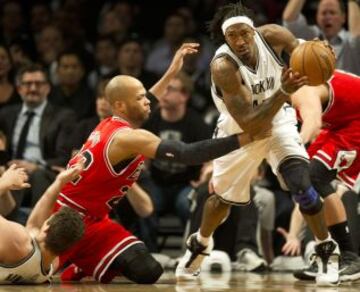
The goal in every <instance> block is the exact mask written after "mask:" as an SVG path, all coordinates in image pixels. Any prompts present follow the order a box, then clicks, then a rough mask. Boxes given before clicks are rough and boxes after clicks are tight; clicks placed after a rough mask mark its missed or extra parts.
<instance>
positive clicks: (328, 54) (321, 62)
mask: <svg viewBox="0 0 360 292" xmlns="http://www.w3.org/2000/svg"><path fill="white" fill-rule="evenodd" d="M335 62H336V60H335V56H334V54H333V52H332V51H331V49H330V48H329V47H328V46H326V45H325V44H324V43H323V42H321V41H307V42H304V43H302V44H301V45H299V46H297V47H296V49H295V50H294V51H293V52H292V54H291V57H290V67H291V68H292V69H293V70H294V72H299V73H300V75H302V76H303V75H306V76H307V77H308V78H309V85H312V86H316V85H319V84H323V83H325V82H326V81H327V80H329V78H330V77H331V75H332V74H333V73H334V70H335Z"/></svg>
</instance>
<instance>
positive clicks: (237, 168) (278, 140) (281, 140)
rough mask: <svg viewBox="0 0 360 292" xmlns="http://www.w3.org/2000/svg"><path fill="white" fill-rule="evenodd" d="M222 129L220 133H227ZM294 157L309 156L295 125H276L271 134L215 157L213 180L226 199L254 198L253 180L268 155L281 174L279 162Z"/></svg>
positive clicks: (242, 200) (246, 200)
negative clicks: (252, 191)
mask: <svg viewBox="0 0 360 292" xmlns="http://www.w3.org/2000/svg"><path fill="white" fill-rule="evenodd" d="M222 134H223V133H222V132H221V130H220V129H219V130H218V132H217V137H223V136H224V134H223V136H222ZM291 157H300V158H303V159H306V160H307V159H308V154H307V152H306V150H305V147H304V145H303V144H302V142H301V138H300V136H299V133H298V131H297V128H296V126H295V125H292V124H289V125H282V126H280V127H277V128H275V129H272V135H271V136H270V137H269V138H266V139H263V140H259V141H255V142H252V143H250V144H248V145H246V146H244V147H242V148H240V149H239V150H235V151H232V152H230V153H229V154H227V155H225V156H222V157H220V158H218V159H215V160H214V162H213V164H214V171H213V177H212V183H213V185H214V190H215V193H216V194H217V195H218V196H219V197H220V198H221V200H223V201H224V202H226V203H229V204H235V205H242V204H248V203H249V201H250V183H251V180H252V179H253V178H254V176H255V175H256V174H257V172H258V167H259V165H260V164H261V162H262V161H263V160H264V159H266V160H267V162H268V163H269V164H270V166H271V168H272V170H273V172H274V173H275V174H276V175H278V166H279V164H281V162H282V161H284V160H286V159H289V158H291Z"/></svg>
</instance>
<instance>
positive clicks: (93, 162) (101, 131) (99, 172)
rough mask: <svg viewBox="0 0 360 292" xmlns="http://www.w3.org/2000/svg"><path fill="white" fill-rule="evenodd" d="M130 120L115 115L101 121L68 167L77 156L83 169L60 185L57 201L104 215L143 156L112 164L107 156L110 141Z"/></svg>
mask: <svg viewBox="0 0 360 292" xmlns="http://www.w3.org/2000/svg"><path fill="white" fill-rule="evenodd" d="M129 127H130V126H129V124H128V123H127V122H125V121H124V120H122V119H120V118H117V117H110V118H107V119H105V120H104V121H102V122H101V123H100V124H99V125H98V126H97V127H96V128H95V129H94V131H93V132H92V133H91V134H90V136H89V138H88V139H87V141H86V142H85V144H84V145H83V147H82V148H81V150H80V152H79V153H78V154H77V155H76V156H74V157H73V158H72V159H71V160H70V162H69V164H68V167H71V165H73V164H75V163H76V162H77V161H79V159H83V160H84V161H85V168H84V171H83V172H82V173H81V175H80V176H79V178H78V179H77V180H76V181H73V182H70V183H68V184H66V185H65V186H64V188H63V189H62V191H61V193H60V195H59V198H58V203H59V204H61V205H62V204H65V205H68V206H70V207H72V208H75V209H77V210H78V211H79V212H80V213H83V214H86V215H90V216H94V217H103V216H104V215H106V214H107V213H108V212H109V210H110V209H111V207H112V204H113V203H116V202H117V201H118V200H119V199H121V198H122V196H124V195H125V193H126V192H127V190H128V189H129V188H130V187H131V186H132V184H133V183H134V182H135V181H136V180H137V178H138V177H139V175H140V172H141V169H142V166H143V161H144V157H143V156H142V155H138V156H136V157H134V158H133V159H131V160H129V161H122V162H121V163H120V164H119V165H117V166H115V167H113V166H112V165H111V164H110V161H109V158H108V153H107V151H108V149H109V145H110V143H111V141H112V139H113V137H114V136H115V134H119V135H121V131H122V130H124V129H127V128H129Z"/></svg>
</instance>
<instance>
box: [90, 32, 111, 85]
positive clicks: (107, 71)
mask: <svg viewBox="0 0 360 292" xmlns="http://www.w3.org/2000/svg"><path fill="white" fill-rule="evenodd" d="M114 60H116V47H115V43H114V41H113V39H112V38H111V37H99V38H98V39H97V40H96V43H95V68H94V69H93V70H92V71H91V72H90V73H89V77H88V82H89V86H90V87H91V88H96V85H97V84H98V82H99V81H100V80H101V79H102V78H104V77H105V76H109V75H111V74H114V71H115V70H116V62H114Z"/></svg>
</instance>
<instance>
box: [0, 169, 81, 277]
mask: <svg viewBox="0 0 360 292" xmlns="http://www.w3.org/2000/svg"><path fill="white" fill-rule="evenodd" d="M12 168H14V166H12ZM82 168H83V166H81V165H76V166H75V167H74V168H71V169H68V170H66V171H64V172H62V173H60V174H59V175H58V176H57V178H56V180H55V182H54V183H53V184H52V185H51V186H50V187H49V188H48V189H47V190H46V192H45V193H44V195H43V197H42V198H41V199H40V200H39V202H38V204H36V206H35V207H34V210H33V212H32V213H31V215H30V218H29V220H28V222H27V224H26V227H24V226H22V225H20V224H18V223H15V222H11V221H8V220H6V219H5V218H4V217H2V216H0V235H1V236H0V284H41V283H44V282H48V281H50V277H51V274H52V271H53V270H54V268H55V266H56V259H57V256H58V254H60V253H61V252H63V251H64V250H66V249H67V248H69V247H70V246H72V245H73V244H74V243H75V242H76V241H77V240H79V239H80V238H81V236H82V234H83V229H84V226H83V222H82V219H81V216H80V214H79V213H78V212H76V211H74V210H72V209H70V208H67V207H64V208H62V209H61V211H60V212H58V213H56V214H54V215H52V216H51V217H50V214H51V210H52V208H53V207H54V203H55V200H56V198H57V195H58V193H59V191H60V189H61V188H62V186H63V185H64V184H66V183H67V182H69V181H71V180H73V179H75V178H76V177H78V175H79V173H80V172H81V170H82ZM4 175H5V174H4ZM4 180H6V183H5V184H7V185H8V187H7V189H8V190H9V189H21V188H24V187H29V185H28V184H27V183H26V180H27V175H26V174H25V172H24V170H21V169H20V170H18V173H17V177H14V176H12V177H9V176H5V177H4V176H3V177H1V178H0V185H3V183H4Z"/></svg>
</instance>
